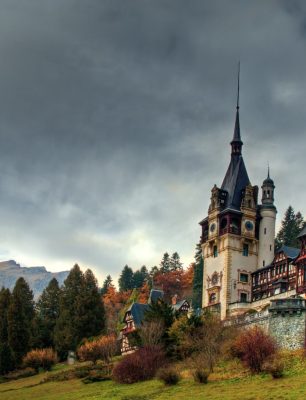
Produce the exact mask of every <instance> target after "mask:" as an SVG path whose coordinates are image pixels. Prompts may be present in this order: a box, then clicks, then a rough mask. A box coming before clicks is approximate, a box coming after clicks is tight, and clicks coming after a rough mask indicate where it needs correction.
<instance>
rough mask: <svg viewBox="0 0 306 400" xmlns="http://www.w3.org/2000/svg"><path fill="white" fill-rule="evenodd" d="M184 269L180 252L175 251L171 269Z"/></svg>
mask: <svg viewBox="0 0 306 400" xmlns="http://www.w3.org/2000/svg"><path fill="white" fill-rule="evenodd" d="M182 269H183V264H182V263H181V260H180V256H179V254H178V252H175V253H173V254H172V257H171V259H170V271H177V270H182Z"/></svg>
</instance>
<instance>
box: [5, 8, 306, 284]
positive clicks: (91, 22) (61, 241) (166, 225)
mask: <svg viewBox="0 0 306 400" xmlns="http://www.w3.org/2000/svg"><path fill="white" fill-rule="evenodd" d="M305 16H306V7H305V4H304V2H302V1H301V2H290V4H289V2H278V1H270V2H266V1H257V2H245V1H231V2H229V1H214V2H210V1H202V0H201V1H195V0H192V1H189V2H186V1H183V0H171V1H168V0H163V1H157V0H154V1H153V0H149V1H148V0H141V1H140V0H139V1H137V0H125V1H123V0H122V1H116V0H109V1H106V0H104V1H101V0H99V1H95V0H89V1H77V0H75V1H72V0H65V1H62V0H61V1H57V0H52V1H51V0H50V1H38V0H37V1H33V0H28V1H27V2H20V1H15V0H7V1H4V0H2V1H1V2H0V57H1V63H0V77H1V79H0V115H1V118H0V134H1V142H0V151H1V157H0V167H1V184H0V194H1V207H0V215H1V222H2V230H1V236H0V238H1V247H0V250H1V252H2V258H7V256H10V257H14V258H18V261H20V262H26V263H28V264H33V263H40V264H46V265H47V267H49V268H51V269H52V268H53V269H55V268H66V267H67V266H70V265H71V264H72V263H73V262H74V261H79V262H80V263H81V264H82V265H89V266H92V267H93V268H94V269H95V271H97V272H98V273H99V276H100V277H103V276H105V273H108V272H110V273H111V274H113V275H114V276H116V274H117V273H118V272H119V271H120V269H121V268H122V266H123V265H124V264H125V263H129V264H130V265H131V266H133V267H138V266H140V265H141V264H142V263H146V264H147V265H150V266H151V265H153V264H154V263H158V262H159V259H160V257H161V255H162V253H163V252H164V251H166V250H168V251H170V252H171V251H175V250H177V251H178V252H179V253H180V254H181V255H182V256H183V260H184V262H185V263H186V264H187V263H189V262H190V261H192V254H193V248H194V244H195V243H196V241H197V240H198V237H199V229H198V227H197V222H198V221H199V220H200V219H201V218H202V217H203V216H205V214H206V212H207V207H208V202H209V197H210V189H211V187H212V186H213V184H214V183H217V184H221V181H222V178H223V175H224V173H225V169H226V166H227V163H228V161H229V146H228V142H229V141H230V139H231V135H232V132H233V125H234V107H235V96H236V72H237V61H238V60H239V59H240V60H241V65H242V71H241V128H242V135H243V140H244V143H245V146H244V156H245V160H246V164H247V168H248V172H249V175H250V178H251V181H252V183H253V184H259V185H260V183H261V181H262V179H263V178H264V177H265V174H266V166H267V162H268V160H269V161H270V165H271V170H272V173H273V177H274V178H275V182H276V185H277V192H276V193H277V206H278V209H279V215H280V216H281V215H282V214H283V212H284V209H285V208H286V207H287V205H288V204H289V203H292V205H293V206H294V207H295V208H296V209H301V211H302V212H304V214H305V212H306V210H305V206H304V202H303V200H302V199H304V198H305V188H304V187H303V184H302V183H301V182H303V179H304V169H305V161H304V154H305V139H304V138H305V127H306V113H305V108H306V72H305V71H306V68H305V65H306V53H305V44H306V40H305V39H306V19H305Z"/></svg>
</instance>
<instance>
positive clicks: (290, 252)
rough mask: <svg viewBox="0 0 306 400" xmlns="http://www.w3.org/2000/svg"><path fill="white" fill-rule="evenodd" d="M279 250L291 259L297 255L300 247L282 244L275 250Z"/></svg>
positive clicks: (278, 251)
mask: <svg viewBox="0 0 306 400" xmlns="http://www.w3.org/2000/svg"><path fill="white" fill-rule="evenodd" d="M281 252H284V253H285V254H286V256H287V257H288V258H292V259H293V258H296V257H297V256H298V255H299V253H300V249H297V248H295V247H290V246H282V247H281V248H280V249H279V250H277V252H276V253H281Z"/></svg>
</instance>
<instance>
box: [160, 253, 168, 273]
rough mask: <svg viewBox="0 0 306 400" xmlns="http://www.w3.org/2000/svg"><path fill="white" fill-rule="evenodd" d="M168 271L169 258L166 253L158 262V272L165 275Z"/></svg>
mask: <svg viewBox="0 0 306 400" xmlns="http://www.w3.org/2000/svg"><path fill="white" fill-rule="evenodd" d="M169 271H170V256H169V254H168V253H164V255H163V258H162V260H161V262H160V272H161V273H162V274H166V273H167V272H169Z"/></svg>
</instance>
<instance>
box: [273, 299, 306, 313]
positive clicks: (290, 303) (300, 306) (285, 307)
mask: <svg viewBox="0 0 306 400" xmlns="http://www.w3.org/2000/svg"><path fill="white" fill-rule="evenodd" d="M301 310H306V300H304V299H292V298H288V299H279V300H271V305H270V308H269V311H270V312H272V313H273V314H278V313H283V312H289V313H292V312H300V311H301Z"/></svg>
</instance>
